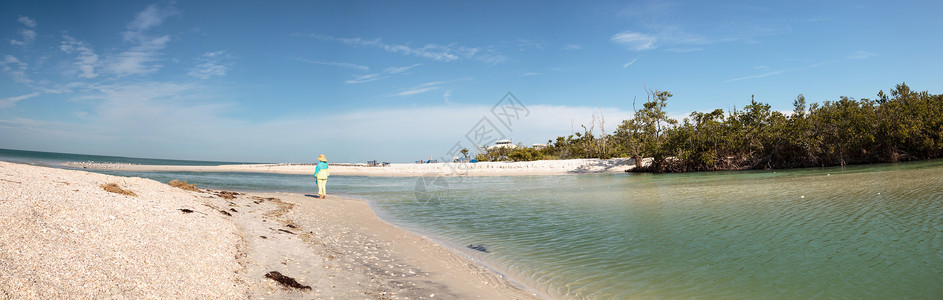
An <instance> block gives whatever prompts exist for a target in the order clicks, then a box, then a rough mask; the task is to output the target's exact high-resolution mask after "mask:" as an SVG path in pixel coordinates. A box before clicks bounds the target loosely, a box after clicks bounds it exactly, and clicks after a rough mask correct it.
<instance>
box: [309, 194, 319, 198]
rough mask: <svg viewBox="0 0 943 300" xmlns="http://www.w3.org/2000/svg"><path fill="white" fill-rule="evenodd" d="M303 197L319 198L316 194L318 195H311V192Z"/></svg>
mask: <svg viewBox="0 0 943 300" xmlns="http://www.w3.org/2000/svg"><path fill="white" fill-rule="evenodd" d="M305 197H312V198H321V197H320V196H318V195H312V194H305Z"/></svg>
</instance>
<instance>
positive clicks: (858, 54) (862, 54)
mask: <svg viewBox="0 0 943 300" xmlns="http://www.w3.org/2000/svg"><path fill="white" fill-rule="evenodd" d="M874 56H877V53H873V52H868V51H855V53H852V54H851V55H850V56H848V59H868V58H871V57H874Z"/></svg>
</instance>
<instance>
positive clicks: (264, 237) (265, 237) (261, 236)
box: [259, 235, 268, 239]
mask: <svg viewBox="0 0 943 300" xmlns="http://www.w3.org/2000/svg"><path fill="white" fill-rule="evenodd" d="M259 237H260V238H262V239H267V238H268V237H267V236H264V235H260V236H259Z"/></svg>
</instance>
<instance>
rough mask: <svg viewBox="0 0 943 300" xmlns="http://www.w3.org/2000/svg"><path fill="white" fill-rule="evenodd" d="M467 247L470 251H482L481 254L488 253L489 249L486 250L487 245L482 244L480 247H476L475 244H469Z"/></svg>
mask: <svg viewBox="0 0 943 300" xmlns="http://www.w3.org/2000/svg"><path fill="white" fill-rule="evenodd" d="M466 247H468V249H472V250H477V251H481V252H485V253H488V248H485V245H482V244H478V245H475V244H468V246H466Z"/></svg>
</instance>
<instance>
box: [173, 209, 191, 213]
mask: <svg viewBox="0 0 943 300" xmlns="http://www.w3.org/2000/svg"><path fill="white" fill-rule="evenodd" d="M177 210H179V211H182V212H183V213H185V214H189V213H192V212H193V210H192V209H186V208H178V209H177Z"/></svg>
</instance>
